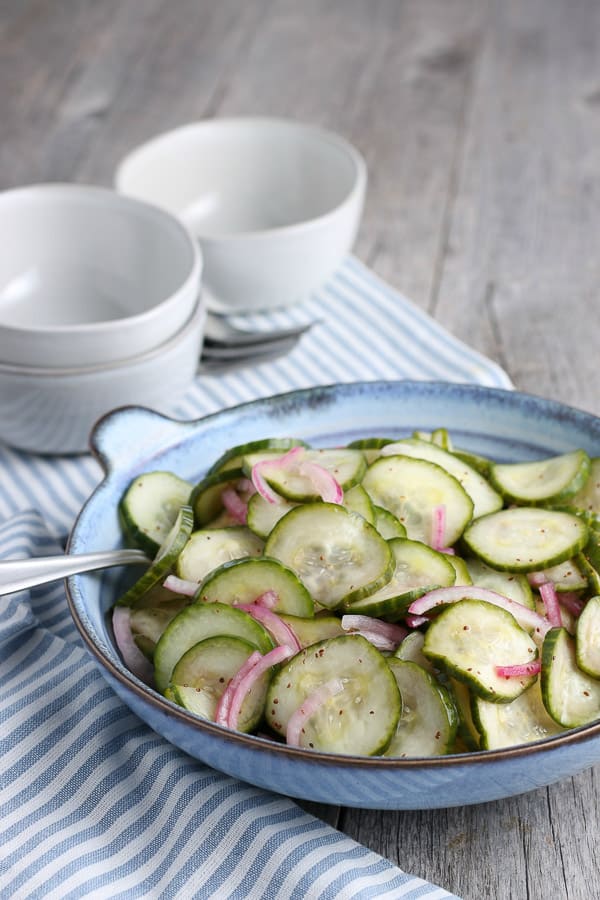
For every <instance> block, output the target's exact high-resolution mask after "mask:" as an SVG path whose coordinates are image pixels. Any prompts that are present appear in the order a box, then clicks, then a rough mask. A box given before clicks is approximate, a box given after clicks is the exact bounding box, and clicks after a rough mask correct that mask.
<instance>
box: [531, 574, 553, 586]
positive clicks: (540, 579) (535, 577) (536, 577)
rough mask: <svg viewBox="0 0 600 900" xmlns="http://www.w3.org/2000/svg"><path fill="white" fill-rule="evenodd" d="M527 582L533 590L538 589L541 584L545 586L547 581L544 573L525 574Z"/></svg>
mask: <svg viewBox="0 0 600 900" xmlns="http://www.w3.org/2000/svg"><path fill="white" fill-rule="evenodd" d="M527 581H528V582H529V584H530V585H531V587H533V588H539V587H541V586H542V585H543V584H546V583H547V581H548V577H547V575H546V573H545V572H528V573H527Z"/></svg>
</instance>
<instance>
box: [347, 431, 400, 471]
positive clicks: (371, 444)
mask: <svg viewBox="0 0 600 900" xmlns="http://www.w3.org/2000/svg"><path fill="white" fill-rule="evenodd" d="M391 443H392V438H380V437H370V438H359V439H358V440H357V441H350V443H349V444H346V446H347V447H348V449H349V450H361V451H362V453H363V456H364V457H365V459H366V461H367V465H369V466H370V465H371V463H372V462H375V460H376V459H378V457H379V455H380V451H381V448H382V447H385V445H386V444H391Z"/></svg>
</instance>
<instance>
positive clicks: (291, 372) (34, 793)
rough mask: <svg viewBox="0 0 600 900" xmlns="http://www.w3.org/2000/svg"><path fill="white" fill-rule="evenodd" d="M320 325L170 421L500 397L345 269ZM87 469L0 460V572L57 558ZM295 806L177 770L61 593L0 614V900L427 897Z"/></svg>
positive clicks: (357, 272)
mask: <svg viewBox="0 0 600 900" xmlns="http://www.w3.org/2000/svg"><path fill="white" fill-rule="evenodd" d="M303 317H304V318H307V319H308V318H313V317H316V318H319V319H321V320H322V322H321V324H320V325H318V326H317V327H316V328H314V329H313V330H312V331H311V332H310V333H309V334H308V335H306V336H305V337H304V338H303V339H302V340H301V342H300V344H299V345H298V346H297V348H296V349H295V350H294V351H293V352H292V353H291V354H290V355H289V356H288V357H286V358H284V359H280V360H278V361H275V362H271V363H265V364H263V365H261V366H258V367H257V368H256V369H253V370H250V369H245V370H238V371H237V372H231V373H228V374H227V375H221V376H219V377H213V376H211V377H208V376H203V377H200V378H198V379H197V382H196V384H195V385H194V386H193V387H192V388H191V389H190V390H189V391H188V393H187V395H186V396H185V397H184V398H183V400H181V401H180V403H179V404H178V405H177V406H176V407H175V408H174V409H173V415H175V416H176V417H179V418H197V417H199V416H202V415H204V414H206V413H209V412H213V411H215V410H217V409H219V408H223V407H226V406H232V405H234V404H237V403H239V402H242V401H246V400H250V399H253V398H256V397H260V396H267V395H269V394H272V393H279V392H282V391H286V390H293V389H294V388H300V387H308V386H311V385H317V384H325V383H331V382H340V381H344V382H348V381H356V380H375V379H381V378H384V379H385V378H390V379H398V378H413V379H417V378H429V379H433V378H435V379H436V380H437V379H439V380H449V381H462V382H477V383H480V384H486V385H490V386H497V387H510V386H511V384H510V381H509V380H508V378H507V376H506V375H505V373H504V372H503V371H502V370H501V369H499V368H498V367H497V366H496V365H495V364H493V363H492V362H490V361H489V360H486V359H485V358H483V357H481V356H479V355H478V354H476V353H474V352H473V351H471V350H470V349H469V348H467V347H465V346H464V345H463V344H460V343H459V342H457V341H456V340H455V339H454V338H452V337H451V336H450V335H448V334H447V333H446V332H444V331H443V330H442V329H441V328H439V326H437V325H436V324H435V323H434V322H433V321H432V320H431V319H429V318H428V317H427V316H426V315H424V314H423V313H421V312H420V311H418V310H417V309H416V308H415V307H413V306H412V305H411V304H410V303H409V302H408V301H407V300H405V299H404V298H403V297H401V296H400V295H398V294H397V293H395V292H394V291H392V290H391V289H390V288H389V287H388V286H387V285H385V284H384V283H383V282H381V281H380V280H378V279H377V278H376V277H375V276H374V275H373V274H372V273H371V272H369V271H368V270H367V269H366V268H364V267H363V266H362V265H361V264H360V263H358V262H357V261H356V260H355V259H349V260H348V261H347V262H346V263H345V265H344V266H343V267H342V268H341V270H340V271H339V272H338V273H337V275H336V276H335V277H334V278H333V279H332V280H331V282H330V284H329V285H328V286H327V287H325V288H323V289H322V290H321V291H320V292H318V294H317V295H315V297H314V298H312V299H311V300H310V301H309V302H307V303H306V304H305V305H304V306H303V308H302V309H301V310H296V311H294V312H286V313H274V314H270V315H269V316H257V317H255V319H254V323H253V324H256V325H259V326H260V325H261V324H262V323H264V324H265V325H268V324H271V323H273V324H277V325H285V324H288V323H292V322H298V321H301V320H302V318H303ZM101 475H102V473H101V471H100V468H99V466H98V464H97V463H96V461H95V460H93V459H92V458H91V457H88V456H81V457H72V458H66V457H64V458H53V459H50V458H47V459H46V458H43V457H38V456H34V455H32V454H24V453H19V452H18V451H15V450H11V449H9V448H0V557H4V558H9V557H12V558H25V557H28V556H37V555H49V554H52V553H59V552H61V546H62V545H63V542H64V537H65V535H66V534H67V532H68V530H69V528H70V526H71V524H72V522H73V519H74V517H75V515H76V513H77V511H78V509H79V508H80V507H81V505H82V504H83V503H84V502H85V500H86V498H87V497H88V496H89V494H90V492H91V491H92V490H93V488H94V487H95V486H96V484H97V483H98V481H99V480H100V478H101ZM452 896H454V895H451V894H449V893H447V891H445V890H443V889H442V888H438V887H435V886H433V885H431V884H429V883H427V882H425V881H422V880H421V879H420V878H418V877H414V876H410V875H407V874H405V873H404V872H402V871H401V870H400V869H398V868H397V867H395V866H393V865H392V864H391V863H389V862H388V861H386V860H384V859H383V858H382V857H380V856H378V855H377V854H375V853H372V852H371V851H369V850H367V849H366V848H365V847H362V846H360V845H359V844H357V843H355V842H354V841H352V840H350V839H349V838H347V837H346V836H344V835H343V834H340V833H339V832H337V831H335V830H334V829H333V828H331V827H330V826H328V825H326V824H325V823H323V822H321V821H320V820H318V819H316V818H315V817H313V816H311V815H309V814H307V813H305V812H304V811H303V810H301V809H300V807H298V806H297V804H295V803H294V802H293V801H292V800H289V799H287V798H284V797H279V796H276V795H273V794H270V793H268V792H266V791H263V790H261V789H258V788H255V787H251V786H249V785H246V784H243V783H241V782H238V781H236V780H235V779H233V778H230V777H229V776H226V775H222V774H220V773H218V772H215V771H213V770H212V769H209V768H207V767H206V766H203V765H202V764H200V763H198V762H196V761H194V760H192V759H191V758H190V757H188V756H186V755H185V754H184V753H182V752H181V751H179V750H177V749H175V748H174V747H172V746H171V745H169V744H168V743H166V742H165V741H164V740H163V739H162V738H160V737H159V736H158V735H156V734H155V733H154V732H152V731H151V730H150V729H149V728H147V727H146V726H145V725H144V724H143V723H141V722H140V720H139V719H137V717H135V716H134V715H133V714H132V713H131V712H129V710H128V709H127V708H126V707H125V706H124V705H123V704H122V703H121V701H120V700H119V699H118V698H117V697H116V695H115V694H114V693H113V692H112V691H111V689H110V688H109V687H108V686H107V685H106V684H105V682H104V680H103V679H102V677H101V676H100V675H99V674H98V672H97V670H96V668H95V666H94V664H93V663H92V662H91V660H90V658H89V657H88V655H87V652H86V651H85V649H84V648H83V646H82V644H81V643H80V641H79V638H78V635H77V633H76V631H75V628H74V626H73V624H72V623H71V620H70V616H69V613H68V609H67V605H66V599H65V595H64V591H63V587H62V584H54V585H50V586H46V587H43V588H39V589H36V590H32V591H31V592H23V593H21V594H18V595H14V596H12V597H3V598H0V898H2V900H4V898H6V900H8V898H11V900H12V898H19V900H20V898H22V900H37V898H40V900H41V898H44V900H45V898H60V900H67V898H82V897H85V898H88V897H95V898H99V900H100V898H101V900H105V898H127V900H129V898H138V897H139V898H177V897H182V898H213V897H214V898H218V900H228V898H240V900H242V898H244V900H246V898H248V900H253V898H255V900H263V898H267V900H293V898H298V900H300V898H307V897H309V898H331V900H334V898H335V900H341V898H359V900H362V898H375V897H377V898H379V897H389V898H395V897H405V898H417V897H419V898H428V900H438V898H444V897H452Z"/></svg>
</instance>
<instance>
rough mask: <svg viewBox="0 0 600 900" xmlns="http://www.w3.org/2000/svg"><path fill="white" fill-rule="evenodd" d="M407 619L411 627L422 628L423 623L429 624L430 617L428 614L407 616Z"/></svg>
mask: <svg viewBox="0 0 600 900" xmlns="http://www.w3.org/2000/svg"><path fill="white" fill-rule="evenodd" d="M405 621H406V624H407V625H408V627H409V628H420V627H421V625H429V619H428V618H427V617H426V616H406V618H405Z"/></svg>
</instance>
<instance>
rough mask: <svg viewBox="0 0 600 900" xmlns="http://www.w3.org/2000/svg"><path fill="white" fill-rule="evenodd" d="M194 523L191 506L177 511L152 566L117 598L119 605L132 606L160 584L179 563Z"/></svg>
mask: <svg viewBox="0 0 600 900" xmlns="http://www.w3.org/2000/svg"><path fill="white" fill-rule="evenodd" d="M193 524H194V515H193V513H192V510H191V509H190V507H189V506H183V507H181V509H180V510H179V512H178V513H177V517H176V519H175V522H174V524H173V526H172V528H171V530H170V532H169V534H168V535H167V537H166V538H165V540H164V543H163V544H162V546H161V548H160V550H159V551H158V553H157V555H156V557H155V559H154V562H153V563H152V564H151V565H150V568H149V569H147V570H146V572H144V574H143V575H142V577H141V578H139V579H138V580H137V581H136V582H135V584H133V585H132V586H131V587H130V588H129V590H128V591H126V592H125V593H124V594H123V595H122V596H121V597H119V599H118V600H117V605H118V606H132V605H133V604H136V603H138V602H139V601H140V600H141V599H143V597H144V595H145V594H148V593H149V592H150V591H151V590H152V589H153V588H156V587H158V586H160V584H161V583H162V582H163V581H164V579H165V578H166V577H167V575H169V574H170V573H171V572H172V571H173V568H174V566H175V565H176V563H177V560H178V558H179V554H180V553H181V551H182V550H183V548H184V547H185V545H186V543H187V541H188V539H189V536H190V534H191V531H192V527H193Z"/></svg>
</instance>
